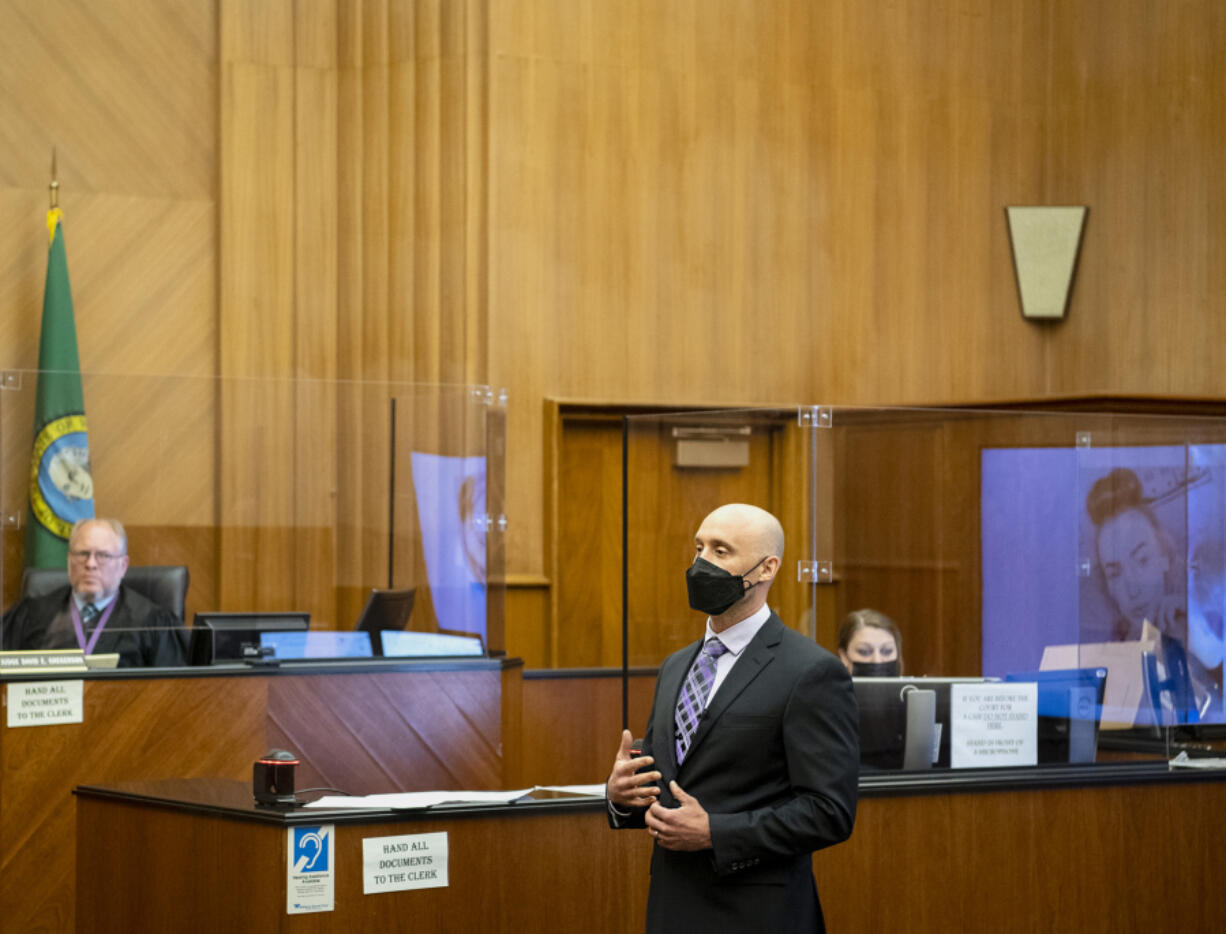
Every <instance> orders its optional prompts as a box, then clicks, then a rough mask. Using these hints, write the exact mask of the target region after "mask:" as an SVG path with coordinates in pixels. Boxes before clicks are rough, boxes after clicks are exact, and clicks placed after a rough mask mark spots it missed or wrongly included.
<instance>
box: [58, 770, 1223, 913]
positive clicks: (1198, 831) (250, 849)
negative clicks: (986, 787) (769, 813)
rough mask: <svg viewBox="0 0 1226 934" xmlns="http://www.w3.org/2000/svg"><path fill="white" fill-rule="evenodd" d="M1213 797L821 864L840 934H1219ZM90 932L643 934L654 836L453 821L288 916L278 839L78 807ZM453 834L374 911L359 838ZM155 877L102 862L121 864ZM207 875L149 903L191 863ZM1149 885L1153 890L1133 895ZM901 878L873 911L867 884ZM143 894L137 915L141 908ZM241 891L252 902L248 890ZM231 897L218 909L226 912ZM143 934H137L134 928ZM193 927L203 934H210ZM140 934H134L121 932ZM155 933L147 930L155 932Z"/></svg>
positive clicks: (1072, 798) (1092, 793) (180, 882)
mask: <svg viewBox="0 0 1226 934" xmlns="http://www.w3.org/2000/svg"><path fill="white" fill-rule="evenodd" d="M1220 788H1221V786H1220V784H1219V783H1213V782H1209V783H1204V784H1188V785H1182V784H1181V785H1169V786H1161V785H1148V786H1144V785H1143V786H1120V787H1098V788H1085V789H1071V790H1057V789H1049V790H1044V791H1033V792H1004V793H981V794H961V795H925V796H916V797H902V798H870V799H866V800H864V801H862V802H861V803H860V812H859V816H858V819H857V826H856V830H855V833H854V834H853V836H852V838H851V839H850V840H849V841H848V842H847V843H844V844H842V845H840V846H838V847H835V848H832V849H829V850H825V851H822V852H820V853H818V854H816V855H815V857H814V871H815V874H816V876H817V880H818V888H819V892H820V894H821V896H822V902H823V908H824V912H825V915H826V923H827V926H828V927H829V928H830V929H831V930H849V931H860V930H864V931H893V930H906V931H913V932H916V934H928V932H940V931H948V930H950V929H955V928H956V929H966V930H992V931H1003V932H1013V931H1018V932H1028V931H1034V930H1075V931H1087V932H1100V931H1101V932H1109V931H1118V930H1193V931H1208V930H1213V929H1214V922H1215V920H1216V915H1215V914H1214V912H1215V910H1216V909H1215V905H1214V903H1213V900H1212V899H1210V898H1200V897H1188V898H1180V897H1172V893H1179V892H1184V893H1201V894H1203V893H1209V892H1212V891H1214V888H1213V887H1214V886H1215V885H1216V883H1217V876H1218V872H1217V870H1218V867H1217V863H1216V862H1215V861H1214V860H1213V859H1212V858H1207V857H1209V855H1210V854H1212V853H1213V852H1214V848H1215V846H1216V843H1217V841H1219V840H1220V839H1221V834H1222V831H1223V830H1224V829H1226V827H1224V825H1223V818H1222V816H1221V813H1220V809H1218V808H1215V807H1214V802H1215V801H1216V799H1217V797H1218V796H1219V795H1220ZM78 813H79V815H80V823H79V826H80V838H81V841H82V847H81V851H80V860H81V865H82V866H83V867H84V866H90V867H95V868H96V869H97V871H96V872H93V873H90V874H88V875H86V874H85V873H84V872H83V873H82V889H81V892H80V898H81V900H82V904H89V905H91V907H92V906H105V908H106V910H96V911H91V912H89V914H88V915H83V924H84V926H83V927H82V928H81V930H83V931H90V932H109V931H128V930H133V929H145V930H158V929H161V928H163V927H166V928H169V927H171V926H174V927H176V928H177V927H179V926H181V925H182V923H183V919H184V918H186V919H190V921H189V922H188V923H189V925H190V926H189V927H188V928H187V929H188V930H231V929H233V930H237V929H246V928H247V926H248V925H249V922H248V921H247V919H254V920H255V921H262V922H265V923H263V924H250V926H252V927H256V926H258V927H260V928H261V929H265V930H273V931H277V930H286V931H288V930H293V931H330V930H333V929H334V928H335V927H336V926H337V925H338V924H341V925H344V926H347V927H354V928H356V929H360V930H366V929H370V930H393V931H399V930H405V931H408V930H417V929H426V930H440V931H442V930H457V931H472V930H490V931H540V932H542V934H552V932H559V934H562V932H571V931H576V930H584V931H592V932H597V934H605V932H609V934H613V932H627V934H628V932H631V931H637V930H641V929H642V918H643V909H644V906H645V903H646V890H647V884H648V879H649V874H648V861H649V857H650V852H651V848H650V842H649V839H648V838H647V837H646V835H645V834H643V833H642V832H641V831H640V832H633V831H624V832H617V831H611V830H609V829H608V828H607V827H606V826H605V823H604V818H603V814H602V813H601V812H599V811H590V812H586V813H584V814H550V815H525V814H522V813H521V814H508V815H498V816H489V817H459V816H454V817H451V818H449V819H445V820H441V819H425V820H417V821H394V822H386V823H380V824H372V825H341V826H339V827H338V829H337V838H336V858H337V872H336V910H335V912H331V913H327V914H321V915H313V916H300V917H289V916H287V915H285V914H284V888H283V886H284V879H285V851H284V841H285V838H286V831H285V830H284V829H283V828H280V827H273V826H265V825H255V824H244V823H240V822H237V821H227V820H224V819H220V818H216V817H211V816H205V815H198V816H189V815H186V814H181V813H176V812H172V811H166V810H162V809H157V808H142V807H134V806H131V805H127V804H120V803H114V802H104V801H99V800H96V799H84V800H82V801H81V802H80V804H79V808H78ZM438 831H446V832H447V833H448V837H449V844H450V875H451V885H450V887H448V888H443V889H427V890H420V891H416V892H401V893H391V894H384V895H377V896H363V895H362V894H361V874H360V872H358V871H357V867H358V866H360V864H361V841H362V839H363V838H364V837H378V836H390V835H396V834H412V833H429V832H438ZM116 843H117V844H119V845H121V846H122V847H123V849H124V850H125V852H131V853H138V854H147V858H148V860H149V873H150V874H149V876H148V877H146V876H145V874H144V869H145V867H144V866H142V865H134V863H133V861H128V860H107V859H105V858H102V854H104V853H109V852H110V850H109V849H108V848H109V847H110V846H112V845H115V844H116ZM185 863H186V864H191V865H192V866H193V867H196V868H197V871H198V875H195V876H193V877H192V884H187V883H186V882H185V879H186V878H187V877H188V875H189V874H186V873H182V872H179V874H178V876H177V878H175V879H172V878H169V877H167V878H166V879H165V883H166V884H165V886H161V885H149V884H147V883H148V880H149V879H150V878H151V879H155V880H159V881H160V880H161V878H162V876H163V874H168V873H174V872H175V871H176V869H180V868H181V867H182V865H184V864H185ZM1139 876H1144V881H1143V882H1138V877H1139ZM879 877H884V878H889V879H890V880H891V881H892V894H891V895H890V896H889V897H888V898H887V897H876V896H872V895H871V893H868V892H866V890H865V888H864V880H865V879H873V878H879ZM138 884H139V888H140V890H141V892H142V893H143V894H144V895H145V896H146V897H145V898H143V899H138V898H134V897H133V894H134V891H135V890H136V888H137V886H138ZM239 885H241V886H242V888H241V890H240V889H238V888H237V887H238V886H239ZM219 892H223V893H236V892H241V894H234V895H231V896H230V897H219V896H218V893H219ZM137 912H141V913H142V914H140V915H139V917H140V918H141V921H142V926H138V927H137V928H134V927H133V926H132V924H133V918H134V917H136V916H137V915H136V913H137ZM197 919H198V921H197ZM125 925H126V926H125ZM143 925H148V926H143Z"/></svg>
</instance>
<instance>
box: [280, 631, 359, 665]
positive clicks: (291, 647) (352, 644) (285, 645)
mask: <svg viewBox="0 0 1226 934" xmlns="http://www.w3.org/2000/svg"><path fill="white" fill-rule="evenodd" d="M260 645H261V646H263V647H265V648H271V649H272V650H273V654H272V658H275V659H278V660H280V661H299V660H306V659H325V658H370V657H371V654H372V653H371V647H370V633H368V632H345V631H342V630H335V629H313V630H310V631H305V632H262V633H260Z"/></svg>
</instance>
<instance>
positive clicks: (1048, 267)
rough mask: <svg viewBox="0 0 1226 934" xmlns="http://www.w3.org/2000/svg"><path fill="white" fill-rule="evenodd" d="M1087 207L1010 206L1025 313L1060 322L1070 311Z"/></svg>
mask: <svg viewBox="0 0 1226 934" xmlns="http://www.w3.org/2000/svg"><path fill="white" fill-rule="evenodd" d="M1088 212H1089V208H1087V207H1085V206H1084V205H1080V206H1040V205H1029V206H1022V207H1006V208H1005V219H1006V220H1007V221H1008V224H1009V243H1010V244H1011V245H1012V248H1013V271H1014V272H1015V273H1016V274H1017V294H1018V299H1019V300H1020V302H1021V305H1022V317H1023V318H1029V319H1033V320H1042V321H1059V320H1061V319H1062V318H1063V317H1064V316H1065V314H1066V313H1067V311H1068V304H1069V296H1070V295H1071V294H1072V291H1073V275H1074V273H1075V272H1076V270H1077V255H1078V253H1079V252H1080V250H1081V237H1082V233H1083V232H1084V230H1085V223H1086V214H1087V213H1088Z"/></svg>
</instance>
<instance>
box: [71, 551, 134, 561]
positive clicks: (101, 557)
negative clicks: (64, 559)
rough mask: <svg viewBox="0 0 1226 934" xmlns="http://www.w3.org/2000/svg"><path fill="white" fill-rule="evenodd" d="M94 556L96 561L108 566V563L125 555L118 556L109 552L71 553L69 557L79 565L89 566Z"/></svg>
mask: <svg viewBox="0 0 1226 934" xmlns="http://www.w3.org/2000/svg"><path fill="white" fill-rule="evenodd" d="M91 555H93V557H94V560H96V561H97V562H98V563H99V564H106V563H107V562H108V561H114V560H115V559H116V558H122V557H123V555H121V554H120V555H117V554H114V553H113V552H109V551H70V552H68V557H70V558H71V559H72V560H73V561H75V562H77V564H89V559H90V556H91Z"/></svg>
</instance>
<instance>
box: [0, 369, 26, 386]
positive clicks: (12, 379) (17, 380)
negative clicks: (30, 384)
mask: <svg viewBox="0 0 1226 934" xmlns="http://www.w3.org/2000/svg"><path fill="white" fill-rule="evenodd" d="M0 389H21V372H20V371H19V370H5V371H4V372H3V373H0Z"/></svg>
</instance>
